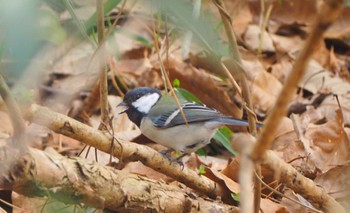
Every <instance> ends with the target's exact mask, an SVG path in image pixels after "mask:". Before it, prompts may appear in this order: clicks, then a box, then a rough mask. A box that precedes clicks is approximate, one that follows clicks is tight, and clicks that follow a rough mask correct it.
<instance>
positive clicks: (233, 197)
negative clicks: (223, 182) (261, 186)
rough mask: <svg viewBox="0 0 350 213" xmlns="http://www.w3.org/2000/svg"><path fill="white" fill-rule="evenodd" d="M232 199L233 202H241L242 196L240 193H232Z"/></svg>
mask: <svg viewBox="0 0 350 213" xmlns="http://www.w3.org/2000/svg"><path fill="white" fill-rule="evenodd" d="M231 197H232V199H233V200H235V201H238V202H240V201H241V194H240V193H234V192H232V193H231Z"/></svg>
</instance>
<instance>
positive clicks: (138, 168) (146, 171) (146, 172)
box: [123, 161, 173, 182]
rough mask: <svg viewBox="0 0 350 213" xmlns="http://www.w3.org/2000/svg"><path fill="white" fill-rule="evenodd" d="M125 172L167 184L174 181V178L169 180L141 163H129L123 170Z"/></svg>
mask: <svg viewBox="0 0 350 213" xmlns="http://www.w3.org/2000/svg"><path fill="white" fill-rule="evenodd" d="M123 171H126V172H129V173H133V174H137V175H142V176H145V177H148V178H150V179H153V180H164V181H166V182H171V181H173V179H172V178H169V177H168V176H166V175H164V174H162V173H159V172H157V171H155V170H153V169H151V168H149V167H147V166H145V165H143V164H142V163H141V162H140V161H135V162H129V163H127V164H126V166H125V167H124V168H123Z"/></svg>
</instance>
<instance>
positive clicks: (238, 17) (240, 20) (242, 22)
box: [225, 1, 253, 38]
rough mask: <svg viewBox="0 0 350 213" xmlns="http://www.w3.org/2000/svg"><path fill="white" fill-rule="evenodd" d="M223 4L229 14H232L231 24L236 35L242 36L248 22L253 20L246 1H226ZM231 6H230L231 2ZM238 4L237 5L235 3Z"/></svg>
mask: <svg viewBox="0 0 350 213" xmlns="http://www.w3.org/2000/svg"><path fill="white" fill-rule="evenodd" d="M226 2H227V3H226ZM226 2H225V6H226V9H227V11H228V13H229V14H232V26H233V30H234V32H235V34H236V36H237V37H239V38H242V35H243V34H244V32H246V30H247V27H248V24H250V23H251V22H252V21H253V16H252V13H251V11H250V9H249V6H248V4H247V2H246V1H226ZM230 3H231V4H232V6H231V4H230ZM237 4H239V5H237Z"/></svg>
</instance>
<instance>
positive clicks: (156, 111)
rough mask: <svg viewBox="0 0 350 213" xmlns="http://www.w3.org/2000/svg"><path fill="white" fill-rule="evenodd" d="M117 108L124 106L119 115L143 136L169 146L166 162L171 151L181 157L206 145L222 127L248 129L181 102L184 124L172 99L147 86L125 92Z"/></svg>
mask: <svg viewBox="0 0 350 213" xmlns="http://www.w3.org/2000/svg"><path fill="white" fill-rule="evenodd" d="M117 107H125V108H124V109H123V110H122V111H121V112H120V113H119V114H123V113H126V114H127V116H128V117H129V119H130V120H131V121H132V122H133V123H134V124H136V125H137V126H138V128H139V129H140V130H141V133H142V134H143V135H144V136H146V137H147V138H148V139H150V140H152V141H154V142H155V143H158V144H161V145H163V146H165V147H168V149H167V150H164V151H162V152H161V153H162V154H163V155H165V157H167V158H168V159H171V158H170V157H169V156H167V154H168V153H169V152H171V151H180V152H182V153H183V155H181V156H180V157H179V158H181V157H183V156H184V155H187V154H189V153H192V152H194V151H196V150H198V149H200V148H202V147H204V146H206V145H207V144H209V143H210V140H211V138H212V137H213V136H214V134H215V133H216V130H217V129H218V128H219V127H221V126H224V125H235V126H249V124H248V122H247V121H244V120H239V119H234V118H232V117H230V116H225V115H223V114H221V113H220V112H219V111H218V110H216V109H214V108H210V107H207V106H206V105H204V104H201V103H196V102H186V101H183V102H182V103H181V105H180V107H181V109H182V111H183V113H184V115H185V117H186V120H187V121H185V119H184V118H183V116H182V114H181V112H180V109H179V107H178V105H177V104H176V102H175V99H174V97H172V96H170V95H162V93H161V92H160V90H158V89H155V88H150V87H138V88H135V89H132V90H130V91H128V92H127V93H126V94H125V96H124V98H123V101H122V102H121V103H119V104H118V105H117ZM179 158H178V159H179Z"/></svg>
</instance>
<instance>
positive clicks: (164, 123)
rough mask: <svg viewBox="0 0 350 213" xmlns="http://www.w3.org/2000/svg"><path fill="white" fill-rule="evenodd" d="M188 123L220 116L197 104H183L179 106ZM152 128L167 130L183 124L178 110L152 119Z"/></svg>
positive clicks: (213, 110)
mask: <svg viewBox="0 0 350 213" xmlns="http://www.w3.org/2000/svg"><path fill="white" fill-rule="evenodd" d="M181 108H182V110H183V112H184V114H185V117H186V119H187V122H188V123H194V122H201V121H209V120H212V119H217V118H220V116H221V114H220V113H219V112H218V111H216V110H215V109H212V108H209V107H207V106H205V105H203V104H199V103H185V104H182V105H181ZM152 121H153V124H154V126H156V127H158V128H169V127H173V126H178V125H183V124H185V120H184V119H183V116H182V115H181V112H180V110H179V109H174V110H171V111H168V112H165V113H162V114H161V115H159V116H156V117H155V118H154V119H152Z"/></svg>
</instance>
